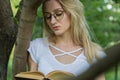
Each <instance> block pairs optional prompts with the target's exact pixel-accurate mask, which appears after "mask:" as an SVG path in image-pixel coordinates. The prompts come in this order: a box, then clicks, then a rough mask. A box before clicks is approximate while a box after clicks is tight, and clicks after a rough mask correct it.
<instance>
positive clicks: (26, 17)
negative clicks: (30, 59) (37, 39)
mask: <svg viewBox="0 0 120 80" xmlns="http://www.w3.org/2000/svg"><path fill="white" fill-rule="evenodd" d="M42 1H43V0H24V1H23V6H22V10H21V16H20V24H19V29H18V36H17V41H16V44H15V52H14V59H13V80H14V75H15V74H17V73H19V72H22V71H26V64H27V48H28V46H29V42H30V39H31V34H32V29H33V25H34V21H35V18H36V14H37V8H38V6H39V5H40V4H41V2H42Z"/></svg>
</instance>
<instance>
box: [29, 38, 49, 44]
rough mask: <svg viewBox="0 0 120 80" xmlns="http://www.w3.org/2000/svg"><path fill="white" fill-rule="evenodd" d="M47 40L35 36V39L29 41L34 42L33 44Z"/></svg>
mask: <svg viewBox="0 0 120 80" xmlns="http://www.w3.org/2000/svg"><path fill="white" fill-rule="evenodd" d="M46 41H47V38H36V39H34V40H32V41H31V43H34V44H39V43H40V44H42V43H44V42H46Z"/></svg>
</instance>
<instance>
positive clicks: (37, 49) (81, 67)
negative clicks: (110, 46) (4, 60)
mask: <svg viewBox="0 0 120 80" xmlns="http://www.w3.org/2000/svg"><path fill="white" fill-rule="evenodd" d="M28 51H29V53H30V55H31V57H32V60H33V61H34V62H35V63H37V64H38V71H39V72H42V73H44V74H45V75H47V74H48V73H49V72H51V71H54V70H62V71H66V72H70V73H72V74H74V75H75V76H77V75H79V74H81V73H83V72H84V71H85V70H87V69H88V68H89V67H90V64H89V63H88V62H87V59H86V57H85V55H84V51H83V52H82V53H81V54H80V55H79V56H77V58H76V60H75V61H73V62H72V63H70V64H62V63H60V62H59V61H58V60H56V58H55V56H54V55H53V54H52V53H51V50H50V49H49V43H48V40H47V38H37V39H35V40H33V41H31V43H30V47H29V49H28ZM98 54H99V56H100V57H104V56H105V54H104V53H103V52H99V53H98ZM94 61H96V60H95V59H93V62H94Z"/></svg>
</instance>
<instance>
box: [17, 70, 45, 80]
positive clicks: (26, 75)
mask: <svg viewBox="0 0 120 80" xmlns="http://www.w3.org/2000/svg"><path fill="white" fill-rule="evenodd" d="M15 77H16V78H27V79H39V80H40V79H41V80H42V79H43V78H44V74H43V73H41V72H20V73H18V74H17V75H15Z"/></svg>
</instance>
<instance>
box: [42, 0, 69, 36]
mask: <svg viewBox="0 0 120 80" xmlns="http://www.w3.org/2000/svg"><path fill="white" fill-rule="evenodd" d="M43 11H44V12H43V13H44V18H45V21H46V22H47V24H48V26H49V27H50V28H51V30H52V31H53V32H54V33H55V35H56V36H61V35H63V34H65V33H69V31H70V16H69V14H68V13H67V12H66V11H64V10H63V8H62V7H61V5H60V4H59V2H57V0H48V1H46V2H45V4H44V10H43Z"/></svg>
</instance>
